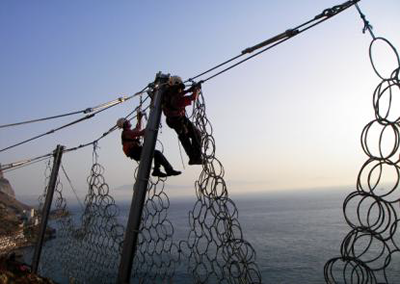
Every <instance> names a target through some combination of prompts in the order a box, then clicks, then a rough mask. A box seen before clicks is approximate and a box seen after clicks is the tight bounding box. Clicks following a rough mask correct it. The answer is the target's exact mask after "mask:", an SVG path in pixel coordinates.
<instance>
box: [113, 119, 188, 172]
mask: <svg viewBox="0 0 400 284" xmlns="http://www.w3.org/2000/svg"><path fill="white" fill-rule="evenodd" d="M117 126H118V127H119V128H122V129H123V131H122V133H121V142H122V150H123V151H124V153H125V155H126V156H127V157H129V158H131V159H134V160H135V161H137V162H139V161H140V156H141V155H142V149H143V146H142V144H141V142H140V138H141V137H142V136H144V133H145V130H144V129H142V113H141V112H139V113H138V115H137V123H136V127H135V128H134V129H131V126H132V125H131V123H130V122H129V120H127V119H125V118H120V119H118V121H117ZM160 166H163V167H164V169H165V173H163V172H162V171H161V170H160ZM180 174H181V172H180V171H176V170H174V169H173V168H172V166H171V164H170V163H169V162H168V160H167V159H166V158H165V157H164V155H163V154H162V153H161V152H160V151H158V150H154V169H153V173H152V175H153V176H158V177H166V176H176V175H180Z"/></svg>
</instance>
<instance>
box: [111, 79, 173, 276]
mask: <svg viewBox="0 0 400 284" xmlns="http://www.w3.org/2000/svg"><path fill="white" fill-rule="evenodd" d="M168 77H169V76H168V75H164V74H162V73H161V72H159V73H158V74H157V76H156V80H155V85H156V88H157V89H156V92H155V95H154V97H153V101H152V108H151V111H150V116H149V121H148V123H147V127H146V132H145V137H144V145H143V150H142V155H141V157H140V164H139V170H138V174H137V179H136V183H135V185H134V191H133V197H132V203H131V207H130V211H129V219H128V224H127V227H126V233H125V240H124V245H123V249H122V255H121V262H120V265H119V271H118V279H117V283H118V284H127V283H129V280H130V277H131V272H132V264H133V259H134V258H135V253H136V245H137V239H138V235H139V229H140V222H141V220H142V212H143V205H144V201H145V197H146V192H147V185H148V180H149V175H150V170H151V162H152V160H153V155H154V148H155V146H156V142H157V135H158V126H159V125H160V119H161V100H162V97H163V94H164V91H165V84H166V83H167V81H168Z"/></svg>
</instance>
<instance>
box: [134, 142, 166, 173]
mask: <svg viewBox="0 0 400 284" xmlns="http://www.w3.org/2000/svg"><path fill="white" fill-rule="evenodd" d="M142 150H143V146H139V147H134V148H132V150H131V151H130V153H129V156H128V157H129V158H131V159H134V160H135V161H137V162H139V161H140V157H141V156H142ZM160 166H163V167H164V169H165V170H166V171H170V170H172V166H171V164H170V163H169V162H168V160H167V158H165V156H164V155H163V153H161V152H160V151H158V150H154V169H160Z"/></svg>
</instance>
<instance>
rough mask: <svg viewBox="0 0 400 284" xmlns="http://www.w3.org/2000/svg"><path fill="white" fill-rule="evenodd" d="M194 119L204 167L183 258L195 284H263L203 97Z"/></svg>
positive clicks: (183, 249)
mask: <svg viewBox="0 0 400 284" xmlns="http://www.w3.org/2000/svg"><path fill="white" fill-rule="evenodd" d="M193 119H194V124H195V126H196V127H197V128H198V129H199V131H200V132H201V136H202V137H201V148H202V159H203V165H202V171H201V173H200V176H199V179H198V180H197V181H196V182H195V189H196V196H197V201H196V203H195V204H194V207H193V209H192V210H191V211H190V212H189V224H190V231H189V234H188V237H187V240H185V241H181V242H180V244H179V246H180V251H181V254H182V258H183V259H187V262H188V272H189V273H190V274H191V275H192V276H193V278H194V279H195V283H261V274H260V272H259V269H258V266H257V264H256V262H255V260H256V253H255V250H254V248H253V247H252V246H251V244H250V243H249V242H247V241H246V240H245V239H244V237H243V232H242V229H241V226H240V223H239V220H238V210H237V208H236V205H235V203H234V202H233V200H231V199H230V198H229V196H228V190H227V186H226V183H225V180H224V167H223V165H222V163H221V162H220V161H219V160H218V159H217V158H216V157H215V140H214V138H213V136H212V132H213V130H212V126H211V123H210V121H209V120H208V119H207V116H206V106H205V101H204V97H203V94H202V93H200V95H199V99H198V100H197V101H196V107H195V111H194V114H193Z"/></svg>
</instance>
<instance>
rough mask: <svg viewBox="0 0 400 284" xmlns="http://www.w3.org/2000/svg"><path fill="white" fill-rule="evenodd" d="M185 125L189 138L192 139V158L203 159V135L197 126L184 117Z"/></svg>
mask: <svg viewBox="0 0 400 284" xmlns="http://www.w3.org/2000/svg"><path fill="white" fill-rule="evenodd" d="M184 124H185V127H186V129H187V136H188V137H189V138H190V139H191V153H192V158H194V159H200V157H201V144H200V143H201V134H200V131H199V130H198V129H197V127H196V126H194V125H193V123H192V122H191V121H190V120H189V119H188V118H187V117H184Z"/></svg>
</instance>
